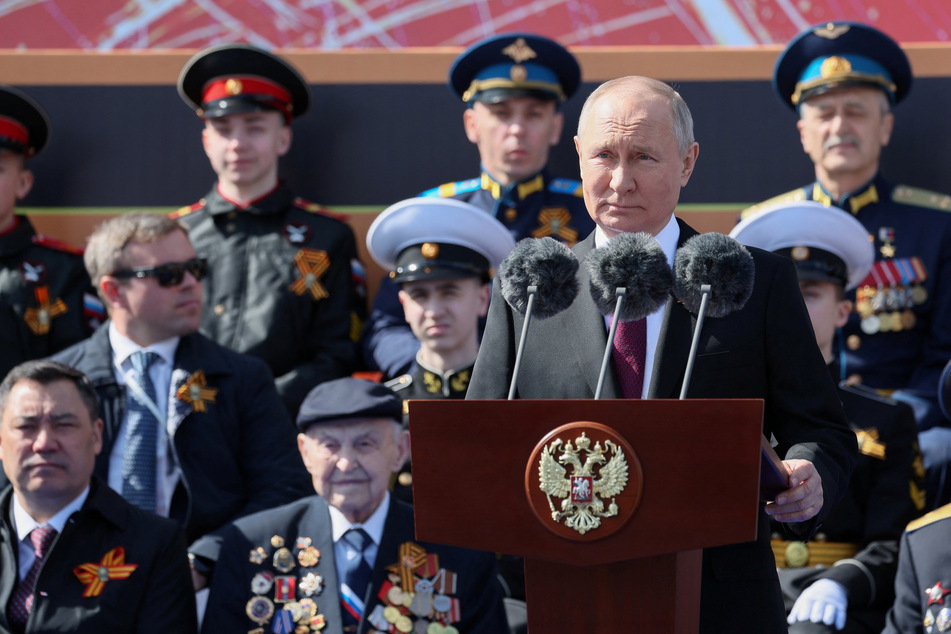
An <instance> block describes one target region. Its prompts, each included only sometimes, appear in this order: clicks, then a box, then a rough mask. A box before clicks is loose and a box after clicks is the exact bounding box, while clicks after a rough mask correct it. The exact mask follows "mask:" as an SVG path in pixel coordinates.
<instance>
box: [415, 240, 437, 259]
mask: <svg viewBox="0 0 951 634" xmlns="http://www.w3.org/2000/svg"><path fill="white" fill-rule="evenodd" d="M419 252H420V253H421V254H422V255H423V257H424V258H426V259H427V260H432V259H434V258H436V256H438V255H439V245H438V244H436V243H435V242H424V243H423V246H422V247H421V248H420V250H419Z"/></svg>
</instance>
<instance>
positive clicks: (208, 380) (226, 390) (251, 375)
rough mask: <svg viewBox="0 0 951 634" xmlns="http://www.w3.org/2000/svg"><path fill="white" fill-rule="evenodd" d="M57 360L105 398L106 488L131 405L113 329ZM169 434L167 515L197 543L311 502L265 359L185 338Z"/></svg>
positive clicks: (100, 467) (100, 469)
mask: <svg viewBox="0 0 951 634" xmlns="http://www.w3.org/2000/svg"><path fill="white" fill-rule="evenodd" d="M54 360H56V361H59V362H61V363H65V364H66V365H69V366H72V367H74V368H76V369H77V370H79V371H81V372H83V373H84V374H85V375H86V376H87V377H89V380H90V381H91V382H92V384H93V387H95V389H96V394H97V396H98V397H99V413H100V415H101V416H102V420H103V431H102V451H101V452H100V453H99V455H98V456H97V457H96V471H95V473H96V475H98V476H99V477H100V478H102V479H103V480H106V481H108V475H109V454H110V453H111V452H112V447H113V445H114V444H115V441H116V437H117V435H118V433H119V429H120V427H121V426H122V420H123V417H124V416H125V411H126V404H127V403H128V396H127V390H126V387H125V386H124V385H119V383H118V382H117V381H116V378H115V375H114V373H113V361H112V347H111V346H110V344H109V328H108V322H107V323H106V324H105V325H103V327H102V328H100V329H99V330H98V331H96V333H95V334H94V335H93V336H92V337H90V338H89V339H87V340H86V341H84V342H82V343H79V344H77V345H75V346H73V347H72V348H69V349H67V350H64V351H63V352H61V353H60V354H58V355H56V356H55V357H54ZM169 388H170V389H169V394H167V395H166V398H167V399H168V403H169V407H168V418H169V420H168V421H167V423H166V429H167V430H168V433H169V437H170V440H171V442H170V449H171V451H170V455H171V456H172V457H173V458H174V461H175V462H176V463H177V464H178V466H179V467H180V468H181V473H182V479H181V481H180V482H179V486H178V487H177V488H176V490H175V492H174V493H173V495H172V500H171V508H170V513H169V514H170V516H171V517H172V518H174V519H177V520H179V521H180V522H181V523H182V524H183V525H184V527H185V535H186V538H187V539H188V542H189V543H190V544H191V546H190V550H191V551H192V552H195V553H197V554H201V555H205V552H204V550H205V548H203V547H202V546H201V545H199V544H193V543H192V542H194V541H195V540H197V539H199V538H200V537H202V536H203V535H206V534H207V533H210V532H212V531H216V530H218V529H219V528H221V527H222V526H223V525H224V524H226V523H227V522H230V521H231V520H233V519H235V518H237V517H240V516H242V515H247V514H248V513H253V512H255V511H259V510H262V509H266V508H270V507H272V506H277V505H278V504H284V503H285V502H288V501H290V500H294V499H297V498H298V497H300V496H301V495H305V494H306V492H307V491H308V490H313V489H312V488H311V487H310V480H309V477H308V476H307V473H306V470H305V469H304V465H303V463H302V462H301V458H300V454H299V452H298V451H297V442H296V432H295V429H294V426H293V424H292V423H291V421H290V420H289V419H288V417H287V413H286V412H285V411H284V407H283V406H282V405H281V401H280V398H279V397H278V395H277V392H276V391H275V389H274V383H273V381H272V379H271V373H270V372H269V371H268V369H267V366H265V365H264V363H263V362H261V361H260V360H259V359H255V358H254V357H250V356H247V355H243V354H238V353H237V352H234V351H232V350H228V349H227V348H224V347H222V346H220V345H218V344H216V343H215V342H213V341H211V340H210V339H208V338H207V337H205V336H204V335H201V334H199V333H193V334H191V335H186V336H184V337H182V338H181V340H180V341H179V343H178V348H177V350H176V351H175V363H174V367H173V369H172V380H171V385H170V386H169Z"/></svg>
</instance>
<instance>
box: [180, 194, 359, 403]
mask: <svg viewBox="0 0 951 634" xmlns="http://www.w3.org/2000/svg"><path fill="white" fill-rule="evenodd" d="M172 217H173V218H176V219H177V220H178V221H179V222H181V223H182V224H184V225H185V227H186V228H187V229H188V237H189V239H190V240H191V242H192V245H193V246H194V247H195V251H196V252H197V253H198V255H200V256H201V257H204V258H207V259H208V262H209V264H210V269H211V271H210V273H209V276H208V277H207V278H206V279H205V281H204V287H205V305H204V310H203V311H202V324H201V331H202V332H203V333H204V334H205V335H207V336H209V337H211V338H212V339H213V340H215V341H217V342H218V343H220V344H221V345H223V346H226V347H228V348H231V349H232V350H236V351H238V352H243V353H246V354H250V355H253V356H255V357H258V358H260V359H263V360H264V361H265V362H266V363H267V364H268V366H269V367H270V368H271V372H272V373H273V374H274V376H275V378H276V385H277V390H278V392H279V393H280V395H281V398H282V399H283V401H284V404H285V405H286V406H287V409H288V412H290V414H291V417H292V418H293V417H295V416H296V414H297V409H298V408H299V407H300V404H301V402H303V400H304V397H305V396H306V395H307V392H309V391H310V389H311V388H312V387H314V386H315V385H317V384H318V383H322V382H324V381H327V380H330V379H336V378H339V377H342V376H347V375H349V374H350V372H352V371H353V369H354V364H355V362H356V355H357V350H356V346H355V344H354V341H355V340H356V338H357V336H358V335H359V332H360V328H361V326H362V320H363V319H364V318H365V317H366V297H365V296H364V295H363V293H364V291H363V283H362V271H361V270H360V268H359V263H358V261H357V250H356V242H355V240H354V237H353V231H352V230H351V229H350V227H349V226H348V225H347V224H346V223H344V222H342V221H341V219H339V218H337V217H331V215H330V214H329V213H328V212H327V211H326V210H325V209H323V208H322V207H320V206H319V205H315V204H314V203H310V202H307V201H305V200H303V199H301V198H298V197H297V196H295V194H294V193H293V192H292V191H291V190H290V189H289V188H288V187H286V186H284V185H279V186H278V187H277V189H275V190H274V191H272V192H271V193H270V194H268V195H267V196H265V197H263V198H261V199H259V200H256V201H254V202H252V203H251V204H250V205H249V206H247V207H245V208H239V207H238V206H237V205H235V204H234V203H233V202H231V201H229V200H227V199H225V198H223V197H222V196H221V194H219V193H218V190H217V187H216V188H215V189H213V190H212V191H211V192H209V193H208V195H207V196H205V198H203V199H202V200H201V201H200V202H199V203H197V204H195V205H192V206H191V207H190V208H185V209H182V210H180V211H177V212H175V213H174V214H172ZM355 265H356V269H355ZM355 271H356V273H357V275H356V277H355V276H354V273H355Z"/></svg>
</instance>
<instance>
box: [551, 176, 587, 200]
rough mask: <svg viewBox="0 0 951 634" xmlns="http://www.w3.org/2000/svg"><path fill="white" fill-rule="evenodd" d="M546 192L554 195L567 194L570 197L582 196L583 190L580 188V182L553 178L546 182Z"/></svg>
mask: <svg viewBox="0 0 951 634" xmlns="http://www.w3.org/2000/svg"><path fill="white" fill-rule="evenodd" d="M548 190H549V191H553V192H555V193H556V194H568V195H570V196H578V197H581V196H584V189H582V187H581V181H576V180H571V179H570V178H553V179H551V180H550V181H548Z"/></svg>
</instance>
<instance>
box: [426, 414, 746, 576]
mask: <svg viewBox="0 0 951 634" xmlns="http://www.w3.org/2000/svg"><path fill="white" fill-rule="evenodd" d="M409 413H410V436H411V442H412V455H413V497H414V505H415V509H416V535H417V538H418V539H420V540H425V541H432V542H437V543H443V544H449V545H456V546H464V547H468V548H476V549H481V550H488V551H495V552H504V553H507V554H513V555H520V556H523V557H526V558H532V559H538V560H544V561H552V562H561V563H568V564H574V565H594V564H602V563H609V562H614V561H625V560H630V559H637V558H642V557H650V556H654V555H659V554H665V553H673V552H679V551H684V550H694V549H700V548H708V547H711V546H719V545H723V544H730V543H738V542H744V541H751V540H753V539H755V538H756V523H757V518H758V514H759V507H760V502H759V476H760V438H761V435H762V419H763V401H762V400H759V399H694V400H682V401H677V400H600V401H594V400H513V401H488V400H486V401H478V400H475V401H454V400H419V401H410V403H409ZM579 421H589V422H593V423H597V424H599V425H603V426H606V427H608V428H610V429H612V430H614V431H615V432H616V433H617V434H619V435H620V436H621V437H623V438H624V439H625V440H626V441H627V443H628V444H629V445H630V447H631V448H632V449H633V451H634V453H636V456H637V459H638V461H639V465H640V468H641V471H642V473H641V475H640V477H642V482H641V483H639V484H640V486H641V487H642V490H641V491H640V496H639V500H638V501H637V503H636V508H635V510H634V512H633V514H629V515H630V516H629V517H628V518H627V519H626V520H621V519H619V517H620V516H621V515H622V514H621V513H619V514H618V516H617V517H606V518H604V519H603V520H601V526H602V527H604V529H605V530H601V528H600V527H599V528H595V529H592V530H590V531H589V532H587V533H586V534H585V535H584V536H573V537H570V538H569V537H565V536H561V535H558V534H556V531H553V530H551V527H550V526H546V525H545V524H544V523H543V522H544V520H545V519H546V518H543V517H542V518H540V517H539V513H537V512H536V511H533V509H532V506H531V505H530V502H529V495H528V494H527V492H526V468H527V467H529V461H530V459H531V457H532V454H533V451H535V450H536V447H537V446H538V444H539V443H540V442H541V441H542V440H543V439H544V438H545V437H546V436H548V435H549V434H550V432H551V431H552V430H554V429H556V428H559V427H561V426H563V425H567V424H569V423H575V422H579ZM529 468H532V469H535V468H537V465H534V464H532V465H531V466H530V467H529ZM635 484H636V483H635ZM536 508H538V507H537V506H536ZM622 510H627V509H622ZM542 515H544V514H542ZM550 521H553V520H550ZM612 522H623V525H621V526H618V525H617V524H612Z"/></svg>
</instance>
